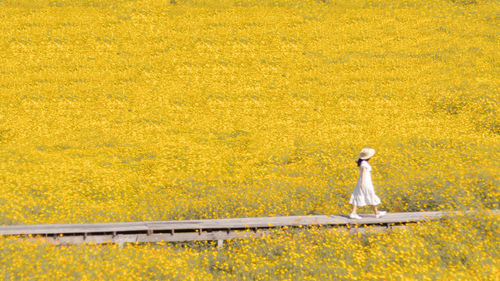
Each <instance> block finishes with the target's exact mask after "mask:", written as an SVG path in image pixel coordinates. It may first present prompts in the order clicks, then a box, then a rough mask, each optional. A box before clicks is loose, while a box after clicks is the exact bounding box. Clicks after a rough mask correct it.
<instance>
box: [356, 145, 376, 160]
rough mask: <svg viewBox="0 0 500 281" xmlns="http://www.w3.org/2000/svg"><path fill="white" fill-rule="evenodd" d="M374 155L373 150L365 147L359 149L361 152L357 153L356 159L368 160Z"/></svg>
mask: <svg viewBox="0 0 500 281" xmlns="http://www.w3.org/2000/svg"><path fill="white" fill-rule="evenodd" d="M374 154H375V149H373V148H369V147H365V148H363V149H361V152H360V153H359V157H358V159H368V158H371V157H372V156H373V155H374Z"/></svg>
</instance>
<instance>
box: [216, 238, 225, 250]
mask: <svg viewBox="0 0 500 281" xmlns="http://www.w3.org/2000/svg"><path fill="white" fill-rule="evenodd" d="M222 247H224V240H222V239H219V240H217V249H222Z"/></svg>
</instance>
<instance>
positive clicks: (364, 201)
mask: <svg viewBox="0 0 500 281" xmlns="http://www.w3.org/2000/svg"><path fill="white" fill-rule="evenodd" d="M364 167H366V168H367V169H366V171H365V172H366V186H365V188H364V190H362V189H361V169H362V168H364ZM371 170H372V166H370V164H368V162H367V161H363V162H361V165H360V166H359V172H360V174H359V178H358V182H357V183H356V187H355V188H354V191H353V192H352V194H351V199H350V200H349V203H350V204H353V205H356V206H360V207H362V206H366V205H378V204H380V198H378V196H377V195H376V194H375V189H374V188H373V183H372V176H371Z"/></svg>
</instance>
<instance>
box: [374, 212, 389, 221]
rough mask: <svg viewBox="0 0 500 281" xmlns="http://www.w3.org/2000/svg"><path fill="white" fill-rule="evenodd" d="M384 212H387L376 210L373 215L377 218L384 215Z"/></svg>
mask: <svg viewBox="0 0 500 281" xmlns="http://www.w3.org/2000/svg"><path fill="white" fill-rule="evenodd" d="M385 214H387V212H386V211H380V212H378V214H376V215H375V217H376V218H377V219H378V218H381V217H383V216H385Z"/></svg>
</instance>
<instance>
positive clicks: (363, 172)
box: [361, 167, 368, 190]
mask: <svg viewBox="0 0 500 281" xmlns="http://www.w3.org/2000/svg"><path fill="white" fill-rule="evenodd" d="M367 170H368V168H366V167H362V168H361V190H364V189H365V186H366V182H367V180H368V175H367V173H366V171H367Z"/></svg>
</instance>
